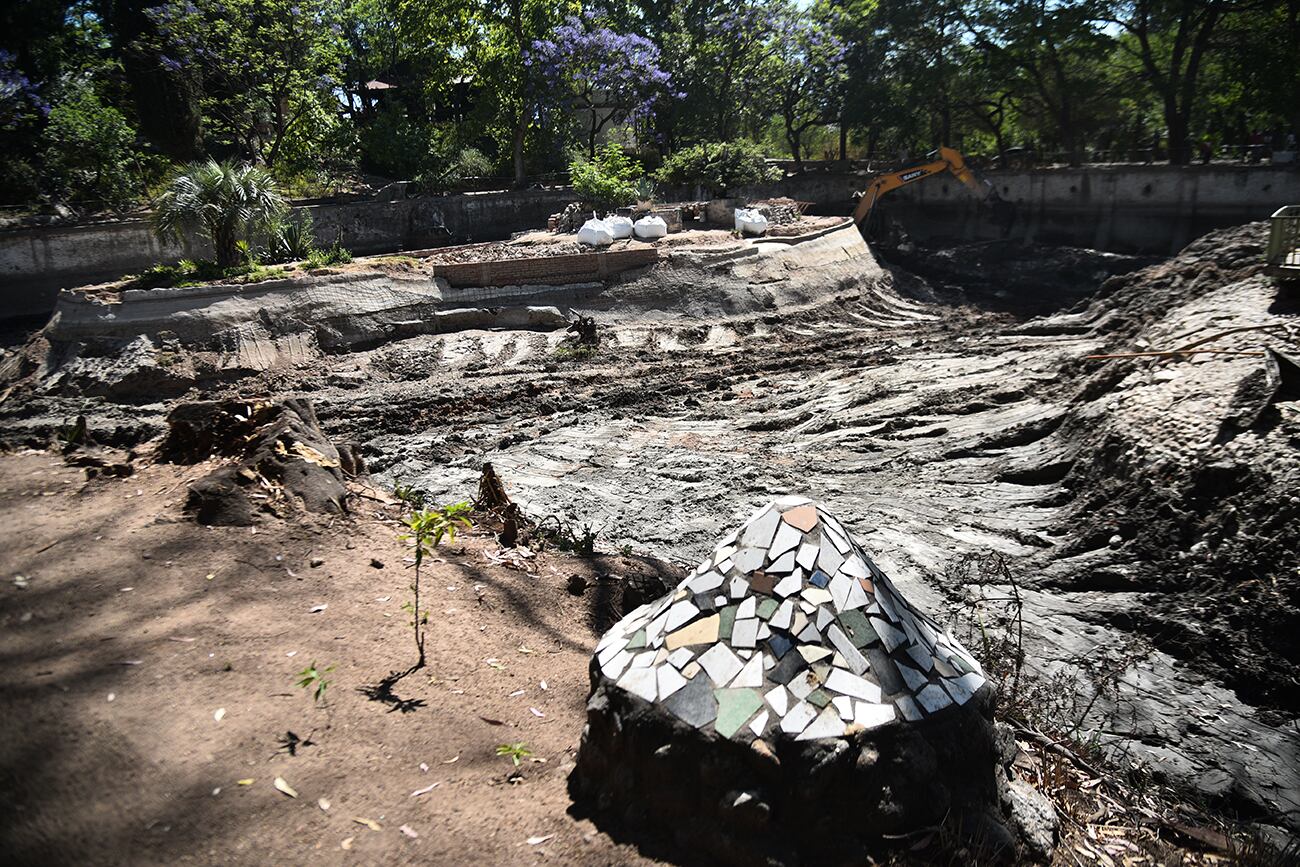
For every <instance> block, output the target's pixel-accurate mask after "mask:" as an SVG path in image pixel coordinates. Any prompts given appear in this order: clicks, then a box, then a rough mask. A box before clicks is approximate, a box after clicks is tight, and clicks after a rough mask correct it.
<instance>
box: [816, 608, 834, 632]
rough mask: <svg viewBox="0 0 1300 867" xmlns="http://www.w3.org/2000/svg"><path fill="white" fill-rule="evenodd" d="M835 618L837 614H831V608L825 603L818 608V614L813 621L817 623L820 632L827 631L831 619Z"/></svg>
mask: <svg viewBox="0 0 1300 867" xmlns="http://www.w3.org/2000/svg"><path fill="white" fill-rule="evenodd" d="M834 619H835V615H834V614H831V610H830V609H829V608H827V607H826V606H825V605H823V606H821V607H820V608H818V609H817V616H816V617H814V618H813V623H814V624H816V625H817V631H818V632H825V631H826V627H827V626H830V625H831V621H832V620H834Z"/></svg>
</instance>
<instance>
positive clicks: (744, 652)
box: [736, 650, 754, 659]
mask: <svg viewBox="0 0 1300 867" xmlns="http://www.w3.org/2000/svg"><path fill="white" fill-rule="evenodd" d="M753 655H754V651H753V650H737V651H736V656H739V657H740V658H741V659H749V658H750V657H751V656H753Z"/></svg>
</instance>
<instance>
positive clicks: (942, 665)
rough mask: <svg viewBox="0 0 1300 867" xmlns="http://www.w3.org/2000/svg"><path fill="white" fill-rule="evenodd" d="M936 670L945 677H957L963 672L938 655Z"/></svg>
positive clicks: (935, 659)
mask: <svg viewBox="0 0 1300 867" xmlns="http://www.w3.org/2000/svg"><path fill="white" fill-rule="evenodd" d="M934 670H935V671H937V672H939V674H941V675H943V676H944V677H957V676H958V675H959V674H961V672H959V671H957V669H955V668H953V667H952V666H951V665H949V664H948V663H947V661H946V660H943V659H940V658H939V657H937V656H936V657H935V658H934Z"/></svg>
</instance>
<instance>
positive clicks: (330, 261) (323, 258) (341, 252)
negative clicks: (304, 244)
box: [307, 241, 352, 268]
mask: <svg viewBox="0 0 1300 867" xmlns="http://www.w3.org/2000/svg"><path fill="white" fill-rule="evenodd" d="M351 261H352V253H351V252H349V251H348V250H347V248H345V247H344V246H343V245H341V244H340V243H339V242H338V241H335V242H334V243H333V244H330V245H329V246H328V247H326V248H324V249H316V250H312V251H311V252H310V253H308V254H307V265H308V267H311V268H327V267H329V266H330V265H346V264H347V263H348V262H351Z"/></svg>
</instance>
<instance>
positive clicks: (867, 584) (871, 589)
mask: <svg viewBox="0 0 1300 867" xmlns="http://www.w3.org/2000/svg"><path fill="white" fill-rule="evenodd" d="M858 583H859V584H861V585H862V592H864V593H866V594H867V595H868V596H872V597H874V596H875V595H876V585H875V584H874V583H872V581H871V579H870V578H859V579H858Z"/></svg>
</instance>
